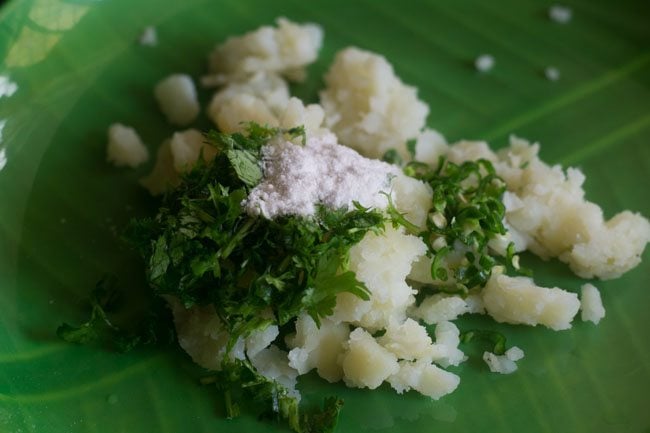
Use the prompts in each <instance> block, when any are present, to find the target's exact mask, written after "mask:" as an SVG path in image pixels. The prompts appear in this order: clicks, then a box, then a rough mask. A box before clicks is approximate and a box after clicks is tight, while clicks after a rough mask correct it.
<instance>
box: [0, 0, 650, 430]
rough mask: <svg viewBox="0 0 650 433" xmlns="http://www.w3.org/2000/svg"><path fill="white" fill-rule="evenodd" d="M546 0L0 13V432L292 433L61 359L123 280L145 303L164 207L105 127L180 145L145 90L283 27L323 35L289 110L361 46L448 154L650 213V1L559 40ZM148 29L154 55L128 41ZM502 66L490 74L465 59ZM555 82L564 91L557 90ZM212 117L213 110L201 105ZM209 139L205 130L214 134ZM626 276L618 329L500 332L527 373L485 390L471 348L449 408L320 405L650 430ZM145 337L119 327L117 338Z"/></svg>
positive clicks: (611, 285) (160, 374)
mask: <svg viewBox="0 0 650 433" xmlns="http://www.w3.org/2000/svg"><path fill="white" fill-rule="evenodd" d="M550 5H551V3H550V2H546V1H533V0H502V1H500V0H495V1H479V0H457V1H454V2H450V1H443V0H436V1H434V0H428V1H427V0H423V1H411V0H406V1H400V2H397V1H381V0H375V1H371V0H361V1H342V0H330V1H324V0H323V1H312V2H301V1H298V0H277V1H273V2H265V1H244V0H214V1H207V0H184V1H172V0H168V1H161V0H142V1H135V0H112V1H108V0H106V1H100V0H96V1H92V0H74V1H72V0H22V1H18V0H15V1H9V2H8V3H6V4H5V5H4V6H2V8H1V9H0V30H1V32H0V59H1V61H2V63H1V66H0V431H1V432H38V433H50V432H52V433H54V432H70V433H76V432H98V433H99V432H101V433H103V432H111V433H116V432H165V433H176V432H226V431H227V432H253V431H278V432H280V431H288V429H287V428H286V427H285V426H283V425H281V424H277V423H269V422H266V421H260V420H258V419H257V418H256V417H255V416H253V415H245V416H243V417H241V418H238V419H234V420H226V419H225V418H224V415H225V414H224V411H223V408H222V404H221V403H222V400H221V396H220V395H219V393H218V391H217V389H215V388H214V387H208V386H200V385H199V384H198V380H197V379H198V378H199V377H200V376H201V375H202V374H203V372H202V371H201V370H200V369H198V368H197V367H195V366H194V365H193V364H192V362H191V361H190V360H189V358H188V357H187V356H186V355H184V354H183V353H182V352H181V351H180V350H178V349H175V350H159V349H146V350H145V349H141V350H136V351H134V352H130V353H128V354H118V353H114V352H111V351H107V350H104V349H102V348H97V347H79V346H73V345H68V344H63V343H61V342H60V341H58V340H57V338H56V336H55V330H56V328H57V326H58V325H59V324H61V323H62V322H64V321H65V322H69V323H81V322H82V321H84V320H85V318H86V317H87V314H88V311H87V309H86V308H85V306H86V304H85V302H84V299H85V298H86V296H87V293H88V291H89V289H91V288H92V287H93V286H94V284H95V282H96V281H97V280H98V279H99V278H100V277H101V276H102V275H103V274H105V273H107V272H108V273H114V274H116V275H118V277H119V278H120V282H121V284H122V285H123V287H124V289H126V290H127V291H128V293H129V295H128V297H129V302H130V304H131V305H138V302H137V301H138V299H139V296H141V295H139V294H141V293H142V287H143V286H144V284H145V279H144V275H143V266H142V263H141V262H140V261H139V260H138V259H137V257H136V256H135V254H134V253H133V252H132V251H130V250H129V249H128V248H127V247H125V246H124V244H123V243H122V242H121V241H120V239H119V232H120V230H121V228H122V227H123V226H124V224H125V223H126V222H127V221H128V220H129V219H130V218H131V217H133V216H141V215H145V214H146V213H147V212H149V211H151V209H152V208H153V206H155V202H154V200H153V199H151V198H150V197H148V195H147V194H146V193H145V192H144V191H143V190H142V189H141V188H140V187H139V186H138V184H137V180H138V179H139V178H140V177H141V176H142V175H143V174H144V173H146V171H147V170H148V168H149V167H144V168H141V169H138V170H120V169H116V168H114V167H112V166H110V165H108V164H106V163H105V145H106V135H105V134H106V128H107V126H108V125H109V124H111V123H112V122H115V121H119V122H124V123H128V124H131V125H133V126H134V127H136V129H138V131H139V132H140V134H141V136H142V137H143V138H144V140H145V141H146V144H147V145H148V147H149V149H150V150H151V151H152V152H153V151H154V149H155V148H156V146H157V145H158V144H159V143H160V142H161V141H162V139H163V138H164V137H166V136H168V135H169V134H170V133H171V132H172V131H173V129H172V128H171V127H170V126H169V125H167V124H166V123H165V122H164V120H163V118H162V116H161V115H160V113H159V111H158V109H157V107H156V103H155V101H154V99H153V96H152V86H153V83H155V82H156V81H158V80H159V79H161V78H163V77H164V76H166V75H168V74H169V73H172V72H184V73H189V74H191V75H192V76H194V77H199V76H200V75H201V74H202V73H203V72H204V71H205V67H206V65H205V63H206V62H205V60H206V53H207V52H208V51H209V50H210V49H211V48H212V47H213V46H214V45H215V44H216V43H217V42H220V41H223V40H224V39H225V38H227V37H228V36H231V35H236V34H241V33H243V32H245V31H248V30H251V29H254V28H256V27H258V26H260V25H262V24H270V23H272V21H273V20H274V19H275V18H276V17H278V16H287V17H289V18H291V19H293V20H296V21H314V22H318V23H320V24H321V25H322V26H323V28H324V30H325V43H324V48H323V50H322V53H321V56H320V58H319V60H318V61H317V63H316V64H314V65H313V66H312V67H310V70H309V73H310V77H309V79H308V80H307V81H306V82H305V83H302V84H299V85H297V86H295V89H294V91H295V94H297V95H298V96H300V97H302V98H304V99H306V100H309V101H316V100H317V92H318V89H319V88H320V87H321V86H322V81H321V77H322V74H323V72H324V71H325V70H326V68H327V67H328V65H329V63H330V62H331V60H332V58H333V55H334V53H335V52H336V51H337V50H339V49H340V48H342V47H345V46H348V45H357V46H360V47H362V48H366V49H370V50H374V51H377V52H380V53H382V54H383V55H385V56H386V57H387V58H388V59H389V61H391V62H392V63H393V65H394V66H395V69H396V71H397V73H398V75H399V76H400V77H401V78H402V79H403V80H404V81H405V82H406V83H410V84H413V85H416V86H417V87H419V89H420V90H419V95H420V97H421V98H422V99H424V100H425V101H427V102H428V103H429V104H430V106H431V114H430V116H429V119H428V124H429V125H430V126H432V127H434V128H436V129H438V130H440V131H441V132H443V133H444V134H445V135H446V137H447V138H448V139H449V140H451V141H454V140H458V139H461V138H471V139H485V140H488V141H490V143H491V144H492V145H493V146H494V147H500V146H504V145H505V144H506V143H507V139H508V136H509V135H510V134H517V135H519V136H524V137H528V138H530V139H531V140H534V141H539V142H540V143H541V144H542V150H541V156H542V158H543V159H545V160H547V161H549V162H551V163H560V164H563V165H574V166H579V167H581V168H582V169H583V170H584V172H585V174H586V175H587V182H586V185H585V189H586V191H587V198H589V199H590V200H593V201H595V202H597V203H599V204H601V205H602V206H603V208H604V211H605V213H606V215H607V216H612V215H613V214H614V213H616V212H618V211H619V210H622V209H627V208H629V209H632V210H634V211H638V212H641V213H643V214H645V215H650V194H649V192H648V191H649V188H648V177H649V175H650V3H648V2H647V1H634V0H623V1H618V2H606V1H600V0H596V1H594V0H568V1H567V6H569V7H570V8H571V10H572V12H573V16H572V19H571V20H570V22H568V23H564V24H562V23H558V22H555V21H552V20H550V19H549V18H548V9H549V6H550ZM149 25H152V26H155V27H156V29H157V31H158V36H159V45H158V46H156V47H144V46H141V45H139V44H138V43H137V39H138V37H139V35H140V33H141V32H142V30H143V29H144V27H146V26H149ZM481 54H490V55H492V56H493V57H494V59H495V65H494V68H493V69H492V70H490V71H488V72H484V73H480V72H478V71H477V70H476V69H475V68H474V64H473V62H474V60H475V58H476V57H477V56H479V55H481ZM550 66H553V67H555V68H557V69H558V70H559V72H560V78H559V80H557V81H552V80H549V79H547V78H546V77H545V73H544V71H545V69H546V68H547V67H550ZM208 98H209V95H208V94H207V92H206V93H205V94H204V95H202V102H203V103H206V102H207V100H208ZM199 122H200V126H201V127H203V128H208V127H209V122H208V121H207V119H205V118H201V119H200V121H199ZM643 258H644V262H643V263H642V264H641V265H640V266H639V267H638V268H636V269H635V270H633V271H632V272H630V273H628V274H627V275H625V276H624V277H622V278H620V279H618V280H614V281H604V282H596V283H595V284H596V285H597V286H598V287H599V288H600V289H601V291H602V295H603V299H604V304H605V307H606V309H607V316H606V318H605V319H604V320H603V321H602V322H601V323H600V324H599V325H598V326H594V325H593V324H591V323H588V322H581V321H580V320H579V319H577V320H576V321H575V323H574V326H573V328H572V329H571V330H568V331H563V332H552V331H550V330H547V329H542V328H539V327H537V328H530V327H515V326H507V325H498V324H495V323H492V322H491V321H489V320H487V319H485V318H481V317H469V318H465V319H463V320H461V321H459V326H460V327H461V328H464V329H469V328H476V327H481V328H486V329H495V330H498V331H500V332H503V333H504V334H505V335H506V336H507V337H508V343H509V344H513V345H517V346H519V347H521V348H523V349H524V350H525V352H526V357H525V358H524V359H523V360H522V361H520V362H519V367H520V368H519V370H518V371H517V372H516V373H515V374H512V375H508V376H502V375H496V374H490V373H489V372H488V370H487V367H486V365H485V364H484V363H483V361H482V360H481V359H480V352H481V351H480V348H468V349H467V351H468V353H469V355H470V360H469V361H468V362H466V363H465V364H463V365H462V366H460V367H459V368H456V369H455V370H454V371H455V372H457V373H458V374H459V375H460V376H461V385H460V387H459V389H458V390H457V391H456V392H455V393H453V394H451V395H449V396H446V397H444V398H442V399H441V400H439V401H432V400H430V399H428V398H426V397H422V396H420V395H417V394H415V393H407V394H404V395H397V394H395V393H394V392H393V391H392V390H391V389H389V388H388V387H387V386H383V387H380V388H379V389H377V390H374V391H369V390H360V389H348V388H346V387H345V386H344V385H342V384H328V383H325V382H324V381H322V380H320V379H319V378H318V377H317V376H316V375H314V374H310V375H307V376H306V377H303V378H302V380H301V381H300V383H299V388H300V389H301V390H302V393H303V396H304V400H305V402H306V403H307V404H318V403H319V402H320V401H321V399H322V397H324V396H328V395H340V396H342V397H343V398H344V399H345V401H346V404H345V407H344V409H343V412H342V414H341V417H340V422H339V426H338V429H337V431H339V432H348V431H350V432H352V431H354V432H361V431H373V432H374V431H386V432H388V431H390V432H413V433H419V432H425V431H426V432H430V431H435V432H439V433H442V432H470V431H476V432H522V431H526V432H531V433H532V432H585V433H587V432H588V433H593V432H603V433H605V432H631V433H648V432H650V410H648V403H649V402H650V398H649V397H648V390H650V335H649V333H648V331H649V330H650V314H648V306H649V305H650V296H649V295H648V292H647V290H648V284H649V283H650V280H649V275H650V255H649V254H648V252H647V251H646V253H645V254H644V257H643ZM523 263H524V264H525V265H527V266H530V267H532V268H533V269H534V270H535V276H536V280H537V281H538V283H540V284H542V285H547V286H559V287H563V288H566V289H568V290H573V291H576V290H578V288H579V287H580V285H581V284H582V281H581V280H580V279H578V278H577V277H575V276H573V275H572V274H571V273H570V272H569V271H568V270H567V268H566V266H564V265H562V264H558V263H553V262H548V263H547V262H542V261H540V260H538V259H536V258H534V257H533V256H530V255H525V256H524V257H523ZM130 317H131V318H132V317H137V311H135V310H134V311H127V312H125V313H124V317H123V318H122V319H123V320H125V321H126V320H128V319H129V318H130Z"/></svg>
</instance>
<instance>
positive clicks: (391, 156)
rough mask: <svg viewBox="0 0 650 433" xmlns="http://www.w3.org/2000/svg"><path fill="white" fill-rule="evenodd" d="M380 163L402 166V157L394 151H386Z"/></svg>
mask: <svg viewBox="0 0 650 433" xmlns="http://www.w3.org/2000/svg"><path fill="white" fill-rule="evenodd" d="M381 159H382V161H384V162H387V163H389V164H395V165H398V166H400V167H401V166H402V165H404V160H403V159H402V156H401V155H400V154H399V152H397V150H396V149H388V150H387V151H386V153H384V156H383V157H382V158H381Z"/></svg>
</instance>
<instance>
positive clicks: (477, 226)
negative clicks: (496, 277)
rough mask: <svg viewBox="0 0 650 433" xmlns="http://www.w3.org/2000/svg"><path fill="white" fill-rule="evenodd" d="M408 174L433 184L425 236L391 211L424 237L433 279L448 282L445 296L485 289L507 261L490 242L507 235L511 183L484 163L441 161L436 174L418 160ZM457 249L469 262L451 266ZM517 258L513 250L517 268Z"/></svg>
mask: <svg viewBox="0 0 650 433" xmlns="http://www.w3.org/2000/svg"><path fill="white" fill-rule="evenodd" d="M404 173H405V174H407V175H408V176H411V177H414V178H416V179H419V180H422V181H424V182H426V183H428V184H429V186H430V187H431V189H432V208H431V211H430V213H429V217H428V218H427V226H426V230H424V231H422V232H420V231H418V230H416V229H414V228H413V225H412V224H410V223H409V222H408V221H407V222H404V221H402V220H401V219H400V217H399V215H398V216H394V215H393V213H394V212H393V213H391V209H390V206H389V214H390V215H391V217H392V219H393V221H397V222H398V223H400V224H401V225H403V226H405V227H406V228H407V229H408V230H410V231H411V232H413V233H414V234H418V235H419V236H420V237H421V238H422V239H423V240H424V242H425V243H426V244H427V246H428V248H429V251H428V255H429V256H430V257H432V264H431V277H432V279H433V280H435V281H442V282H443V284H442V285H441V286H442V287H441V290H442V291H449V289H450V287H451V288H453V290H452V291H453V292H459V291H460V292H461V293H467V291H468V290H469V289H472V288H474V287H483V286H484V285H485V283H486V282H487V280H488V279H489V277H490V275H491V271H492V268H493V267H494V266H496V265H497V264H502V263H503V262H504V258H500V257H496V254H495V255H494V256H493V255H492V254H491V251H490V249H489V247H488V242H489V241H490V239H492V238H494V237H495V236H498V235H504V234H505V233H506V229H505V226H504V225H503V219H504V216H505V207H504V205H503V203H502V202H501V197H502V196H503V193H504V192H505V183H504V182H503V180H502V179H501V178H499V177H498V176H497V175H496V172H495V170H494V167H493V166H492V164H491V163H490V162H489V161H487V160H484V159H480V160H478V161H467V162H464V163H462V164H455V163H452V162H449V161H446V160H445V159H444V158H441V159H440V162H439V164H438V165H437V168H435V169H434V168H432V167H431V166H430V165H429V164H425V163H422V162H417V161H414V162H410V163H408V164H407V165H406V166H405V167H404ZM441 246H442V247H441ZM452 250H459V251H465V253H464V257H463V258H462V260H456V261H455V263H453V264H452V265H449V266H448V267H445V265H447V262H446V260H445V257H446V256H449V255H450V252H451V251H452ZM512 257H513V250H512V249H511V248H510V249H509V250H508V257H507V258H505V261H506V262H508V263H511V262H512ZM447 281H448V282H449V283H448V284H447V283H446V282H447ZM447 286H449V287H447Z"/></svg>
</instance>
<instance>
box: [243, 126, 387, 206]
mask: <svg viewBox="0 0 650 433" xmlns="http://www.w3.org/2000/svg"><path fill="white" fill-rule="evenodd" d="M262 168H263V172H264V178H263V180H262V182H261V183H260V184H259V185H258V186H257V187H255V188H254V189H253V191H251V193H250V195H249V196H248V198H247V199H246V200H244V202H243V203H242V204H243V206H244V208H245V209H246V212H247V213H248V214H250V215H263V216H265V217H266V218H274V217H277V216H281V215H301V216H309V215H313V214H314V212H315V210H316V205H317V204H319V203H320V204H323V205H325V206H326V207H328V208H331V209H340V208H345V209H350V208H351V207H352V203H353V202H354V201H357V202H359V203H360V204H361V205H362V206H364V207H371V208H379V209H383V208H385V207H386V206H387V204H388V203H387V199H386V197H385V196H384V195H383V194H381V193H382V192H385V193H389V192H390V183H391V177H392V176H393V175H397V174H398V173H399V169H398V168H397V167H395V166H392V165H390V164H387V163H385V162H382V161H378V160H373V159H367V158H364V157H363V156H361V155H359V154H358V153H357V152H356V151H354V150H352V149H350V148H349V147H345V146H341V145H339V144H338V143H337V139H336V136H335V135H334V134H325V135H323V136H320V137H311V138H309V139H308V140H307V143H306V144H305V145H304V146H302V145H297V144H293V143H291V142H288V141H285V140H282V139H276V140H273V141H272V142H271V143H269V144H268V145H266V146H264V148H263V149H262Z"/></svg>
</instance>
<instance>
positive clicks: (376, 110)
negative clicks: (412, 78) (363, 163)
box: [321, 47, 429, 158]
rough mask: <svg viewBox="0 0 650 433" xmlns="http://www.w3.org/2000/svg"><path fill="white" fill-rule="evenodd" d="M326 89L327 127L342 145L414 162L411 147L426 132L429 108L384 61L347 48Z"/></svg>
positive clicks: (328, 77) (373, 155) (337, 60)
mask: <svg viewBox="0 0 650 433" xmlns="http://www.w3.org/2000/svg"><path fill="white" fill-rule="evenodd" d="M325 84H326V87H325V90H323V91H322V92H321V105H322V106H323V108H324V109H325V116H326V122H325V124H326V125H327V127H328V128H330V129H331V130H332V131H334V132H335V133H336V135H338V137H339V140H340V141H341V143H343V144H345V145H347V146H350V147H352V148H354V149H356V150H358V151H359V152H360V153H362V154H363V155H366V156H368V157H371V158H381V157H382V156H383V155H384V153H385V152H386V151H387V150H389V149H396V150H397V151H398V152H399V153H400V154H401V155H402V157H404V158H408V152H407V149H406V142H407V141H408V140H409V139H412V138H416V137H417V136H418V134H419V132H420V130H421V129H422V128H423V127H424V124H425V119H426V117H427V115H428V114H429V107H428V106H427V105H426V104H425V103H424V102H422V101H420V100H419V99H418V98H417V89H416V88H415V87H413V86H408V85H406V84H404V83H402V81H401V80H400V79H399V78H398V77H397V76H396V75H395V71H394V70H393V67H392V66H391V64H390V63H388V61H387V60H386V59H385V58H384V57H383V56H380V55H378V54H375V53H371V52H369V51H364V50H361V49H359V48H354V47H352V48H346V49H344V50H342V51H340V52H339V53H338V54H337V55H336V58H335V59H334V63H333V64H332V66H331V67H330V70H329V71H328V72H327V74H326V75H325Z"/></svg>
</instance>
